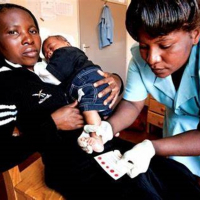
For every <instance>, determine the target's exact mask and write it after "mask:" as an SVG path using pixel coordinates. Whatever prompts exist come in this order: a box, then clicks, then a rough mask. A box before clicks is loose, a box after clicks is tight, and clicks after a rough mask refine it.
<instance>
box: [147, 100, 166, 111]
mask: <svg viewBox="0 0 200 200" xmlns="http://www.w3.org/2000/svg"><path fill="white" fill-rule="evenodd" d="M149 110H151V111H154V112H156V113H159V114H161V115H165V106H164V105H163V104H161V103H159V102H157V101H156V100H154V99H150V101H149Z"/></svg>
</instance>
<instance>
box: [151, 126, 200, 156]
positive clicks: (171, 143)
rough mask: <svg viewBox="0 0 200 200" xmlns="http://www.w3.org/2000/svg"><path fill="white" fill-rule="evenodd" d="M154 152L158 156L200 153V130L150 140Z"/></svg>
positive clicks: (194, 154) (195, 154)
mask: <svg viewBox="0 0 200 200" xmlns="http://www.w3.org/2000/svg"><path fill="white" fill-rule="evenodd" d="M152 143H153V146H154V148H155V151H156V154H157V155H160V156H173V155H174V156H175V155H176V156H198V155H200V130H197V129H196V130H191V131H187V132H185V133H182V134H179V135H176V136H172V137H168V138H163V139H159V140H154V141H152Z"/></svg>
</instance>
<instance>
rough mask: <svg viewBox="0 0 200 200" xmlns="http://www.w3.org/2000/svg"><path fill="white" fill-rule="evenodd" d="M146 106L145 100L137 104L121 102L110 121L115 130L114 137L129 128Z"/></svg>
mask: <svg viewBox="0 0 200 200" xmlns="http://www.w3.org/2000/svg"><path fill="white" fill-rule="evenodd" d="M144 105H145V100H142V101H137V102H136V101H135V102H131V101H126V100H124V99H123V100H121V101H120V103H119V104H118V106H117V108H116V111H115V112H114V114H113V115H112V116H111V117H110V118H109V119H108V122H109V123H110V124H111V126H112V128H113V133H114V135H115V134H116V133H118V132H119V131H121V130H124V129H125V128H128V127H129V126H130V125H131V124H132V123H133V122H134V121H135V120H136V118H137V117H138V115H139V114H140V112H141V110H142V108H143V107H144Z"/></svg>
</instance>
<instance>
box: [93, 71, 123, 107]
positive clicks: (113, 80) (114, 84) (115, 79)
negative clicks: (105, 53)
mask: <svg viewBox="0 0 200 200" xmlns="http://www.w3.org/2000/svg"><path fill="white" fill-rule="evenodd" d="M98 73H99V74H100V75H101V76H104V77H105V78H104V79H102V80H99V81H97V82H96V83H94V87H98V86H100V85H103V84H105V83H108V85H109V86H108V87H106V88H105V89H104V90H102V91H101V92H100V93H99V94H98V97H99V98H101V97H103V96H105V95H106V94H107V93H109V92H111V94H110V96H109V97H108V98H107V99H106V100H105V101H104V105H107V104H108V103H109V102H111V104H110V105H109V107H110V108H111V107H112V106H113V105H114V104H115V102H116V100H117V98H118V96H119V93H120V89H121V87H122V85H123V83H122V80H121V79H120V78H119V76H117V75H115V74H111V73H108V72H102V71H101V70H98Z"/></svg>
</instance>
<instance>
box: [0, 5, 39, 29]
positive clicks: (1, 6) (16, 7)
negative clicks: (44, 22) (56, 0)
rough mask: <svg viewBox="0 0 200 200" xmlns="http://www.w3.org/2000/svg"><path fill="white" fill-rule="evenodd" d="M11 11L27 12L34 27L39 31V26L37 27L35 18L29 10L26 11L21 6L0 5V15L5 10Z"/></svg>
mask: <svg viewBox="0 0 200 200" xmlns="http://www.w3.org/2000/svg"><path fill="white" fill-rule="evenodd" d="M11 9H20V10H24V11H25V12H27V13H28V14H29V15H30V16H31V18H32V19H33V21H34V23H35V26H36V28H37V29H38V31H39V26H38V22H37V19H36V18H35V16H34V15H33V13H32V12H31V11H30V10H28V9H27V8H25V7H23V6H20V5H17V4H13V3H3V4H0V13H3V12H5V11H6V10H11Z"/></svg>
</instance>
